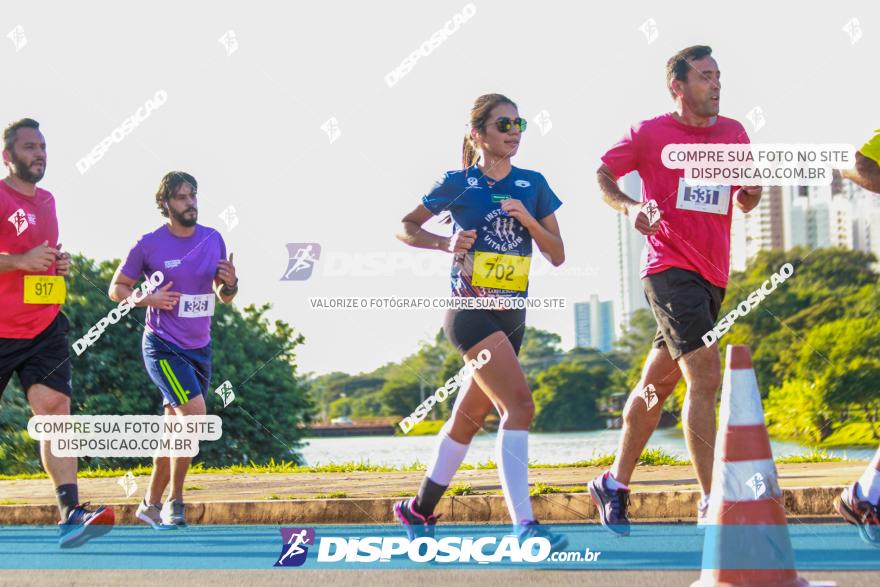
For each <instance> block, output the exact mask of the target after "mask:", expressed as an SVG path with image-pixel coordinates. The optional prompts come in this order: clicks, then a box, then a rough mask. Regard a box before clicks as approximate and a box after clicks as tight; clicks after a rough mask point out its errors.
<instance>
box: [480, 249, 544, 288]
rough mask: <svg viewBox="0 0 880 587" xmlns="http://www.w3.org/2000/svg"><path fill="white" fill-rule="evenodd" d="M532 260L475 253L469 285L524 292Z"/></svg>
mask: <svg viewBox="0 0 880 587" xmlns="http://www.w3.org/2000/svg"><path fill="white" fill-rule="evenodd" d="M531 263H532V258H531V257H523V256H520V255H504V254H501V253H489V252H485V251H477V252H476V253H474V270H473V273H472V274H471V283H472V284H474V285H478V286H480V287H494V288H498V289H509V290H513V291H526V287H527V286H528V284H529V267H530V266H531Z"/></svg>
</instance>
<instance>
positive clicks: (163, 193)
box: [156, 171, 199, 218]
mask: <svg viewBox="0 0 880 587" xmlns="http://www.w3.org/2000/svg"><path fill="white" fill-rule="evenodd" d="M185 183H188V184H189V185H191V186H192V189H193V195H195V193H196V192H197V191H198V189H199V184H198V182H197V181H196V178H194V177H193V176H192V175H190V174H189V173H186V172H185V171H169V172H168V173H166V174H165V177H163V178H162V181H160V182H159V189H158V190H157V191H156V207H157V208H159V212H161V213H162V216H165V217H166V218H167V217H168V209H167V208H165V203H166V202H167V201H168V200H169V199H170V198H171V196H173V195H174V191H175V190H176V189H177V188H178V187H180V186H181V185H183V184H185Z"/></svg>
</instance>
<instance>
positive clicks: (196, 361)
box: [142, 331, 211, 407]
mask: <svg viewBox="0 0 880 587" xmlns="http://www.w3.org/2000/svg"><path fill="white" fill-rule="evenodd" d="M142 348H143V352H144V366H145V367H146V368H147V373H148V374H149V375H150V379H152V380H153V383H155V384H156V387H158V388H159V390H160V391H161V392H162V397H164V398H165V401H164V402H163V403H164V405H169V404H170V405H171V406H173V407H177V406H180V405H182V404H185V403H186V402H188V401H189V400H191V399H192V398H194V397H196V396H197V395H204V396H205V397H206V399H207V394H208V387H209V386H210V385H211V344H210V343H208V344H207V345H206V346H203V347H202V348H200V349H184V348H180V347H179V346H177V345H176V344H174V343H173V342H169V341H167V340H164V339H162V338H159V337H158V336H156V335H155V334H153V333H152V332H147V331H144V340H143V346H142Z"/></svg>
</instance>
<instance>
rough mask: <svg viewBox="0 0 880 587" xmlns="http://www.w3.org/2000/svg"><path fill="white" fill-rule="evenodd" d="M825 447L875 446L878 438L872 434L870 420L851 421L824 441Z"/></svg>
mask: <svg viewBox="0 0 880 587" xmlns="http://www.w3.org/2000/svg"><path fill="white" fill-rule="evenodd" d="M822 446H823V447H835V448H836V447H852V448H874V447H876V446H877V440H876V439H875V438H874V435H873V434H871V424H870V423H868V422H851V423H849V424H844V425H843V426H841V427H839V428H838V429H837V430H835V431H834V432H832V433H831V435H830V436H829V437H828V438H826V439H825V440H824V441H822Z"/></svg>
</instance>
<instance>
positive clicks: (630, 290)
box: [617, 171, 648, 328]
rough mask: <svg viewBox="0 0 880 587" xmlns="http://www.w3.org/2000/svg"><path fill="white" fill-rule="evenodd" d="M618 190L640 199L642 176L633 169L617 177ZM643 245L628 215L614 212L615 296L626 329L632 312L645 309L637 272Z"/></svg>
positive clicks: (642, 238) (621, 320)
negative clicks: (617, 280)
mask: <svg viewBox="0 0 880 587" xmlns="http://www.w3.org/2000/svg"><path fill="white" fill-rule="evenodd" d="M620 189H621V190H623V193H625V194H626V195H628V196H629V197H630V198H632V199H633V200H641V199H642V178H641V177H639V174H638V173H636V172H635V171H634V172H632V173H629V174H627V175H625V176H623V178H621V180H620ZM644 248H645V235H643V234H640V233H639V232H638V231H637V230H636V229H635V228H633V227H632V225H631V224H630V223H629V218H628V217H627V216H624V215H623V214H617V265H618V269H619V271H620V284H619V290H620V291H619V295H620V301H619V304H618V307H619V308H620V316H619V319H620V322H621V326H622V327H624V328H626V327H627V326H628V325H629V322H630V317H631V316H632V314H633V312H635V311H636V310H638V309H640V308H644V309H646V310H647V309H648V302H647V301H646V300H645V293H644V289H643V288H642V279H641V277H640V274H639V273H640V271H641V269H642V253H643V250H644Z"/></svg>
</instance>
